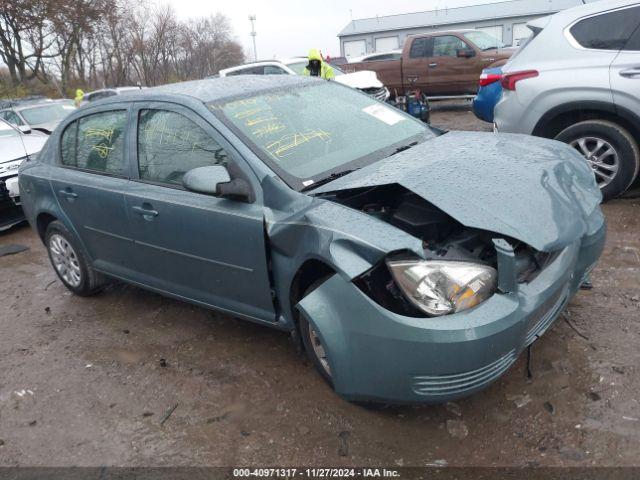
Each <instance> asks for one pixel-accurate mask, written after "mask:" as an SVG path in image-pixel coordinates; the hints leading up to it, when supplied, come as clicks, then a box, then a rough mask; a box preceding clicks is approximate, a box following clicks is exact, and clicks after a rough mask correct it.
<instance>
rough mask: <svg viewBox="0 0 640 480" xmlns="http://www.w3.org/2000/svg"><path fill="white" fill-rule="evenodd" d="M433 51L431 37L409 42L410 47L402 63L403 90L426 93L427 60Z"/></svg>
mask: <svg viewBox="0 0 640 480" xmlns="http://www.w3.org/2000/svg"><path fill="white" fill-rule="evenodd" d="M432 51H433V37H418V38H414V39H412V40H411V47H410V48H409V52H408V55H407V57H406V58H404V60H403V62H402V73H403V75H404V87H405V89H412V88H419V89H421V90H423V91H425V92H426V89H427V86H428V76H429V73H430V72H429V67H428V65H427V64H428V63H429V62H428V59H429V57H430V56H431V52H432Z"/></svg>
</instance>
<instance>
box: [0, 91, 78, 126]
mask: <svg viewBox="0 0 640 480" xmlns="http://www.w3.org/2000/svg"><path fill="white" fill-rule="evenodd" d="M75 109H76V107H75V105H74V104H73V101H72V100H48V99H46V100H41V101H35V102H21V103H18V104H15V105H11V106H10V107H8V108H4V109H2V110H0V119H2V120H6V121H7V122H9V123H11V124H13V125H15V126H17V127H18V128H20V130H23V131H24V130H38V131H40V132H43V133H46V134H50V133H51V132H53V131H54V130H55V128H56V127H57V126H58V124H59V123H60V122H61V121H62V120H64V119H65V118H66V116H67V115H69V114H70V113H71V112H73V111H74V110H75Z"/></svg>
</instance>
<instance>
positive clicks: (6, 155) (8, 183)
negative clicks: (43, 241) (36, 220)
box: [0, 120, 48, 231]
mask: <svg viewBox="0 0 640 480" xmlns="http://www.w3.org/2000/svg"><path fill="white" fill-rule="evenodd" d="M23 129H24V130H25V131H28V132H29V133H25V132H23V131H21V130H20V129H18V128H17V127H14V126H13V125H11V124H10V123H9V122H6V121H4V120H0V231H2V230H6V229H7V228H10V227H12V226H13V225H15V224H17V223H20V222H22V221H23V220H24V214H23V213H22V209H21V208H20V191H19V189H18V167H19V166H20V164H21V163H22V162H23V161H24V160H26V159H27V158H29V157H32V156H34V155H36V154H37V153H38V152H39V151H40V150H41V149H42V146H43V145H44V144H45V142H46V141H47V138H48V136H47V135H46V134H44V133H42V132H37V131H35V130H28V129H27V128H25V127H23Z"/></svg>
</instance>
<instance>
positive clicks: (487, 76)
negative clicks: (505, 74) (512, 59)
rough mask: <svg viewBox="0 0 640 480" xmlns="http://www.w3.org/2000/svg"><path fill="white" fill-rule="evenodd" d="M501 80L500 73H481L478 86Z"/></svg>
mask: <svg viewBox="0 0 640 480" xmlns="http://www.w3.org/2000/svg"><path fill="white" fill-rule="evenodd" d="M500 80H502V74H500V73H483V74H482V75H480V86H481V87H486V86H487V85H491V84H492V83H496V82H499V81H500Z"/></svg>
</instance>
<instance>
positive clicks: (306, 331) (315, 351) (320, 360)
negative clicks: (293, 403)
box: [300, 314, 333, 387]
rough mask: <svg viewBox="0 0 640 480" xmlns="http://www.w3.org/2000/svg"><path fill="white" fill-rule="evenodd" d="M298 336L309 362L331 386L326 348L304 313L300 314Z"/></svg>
mask: <svg viewBox="0 0 640 480" xmlns="http://www.w3.org/2000/svg"><path fill="white" fill-rule="evenodd" d="M300 336H301V337H302V343H304V349H305V350H306V352H307V356H308V357H309V360H311V363H313V365H314V366H315V367H316V369H317V370H318V372H320V375H322V378H324V379H325V380H326V381H327V383H329V385H331V386H332V387H333V381H332V380H331V367H330V365H329V357H328V355H327V350H326V349H325V347H324V344H323V343H322V339H321V338H320V335H318V332H317V331H316V329H315V327H314V326H313V325H312V324H311V323H309V321H308V320H307V319H306V318H305V316H304V314H302V315H300Z"/></svg>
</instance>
